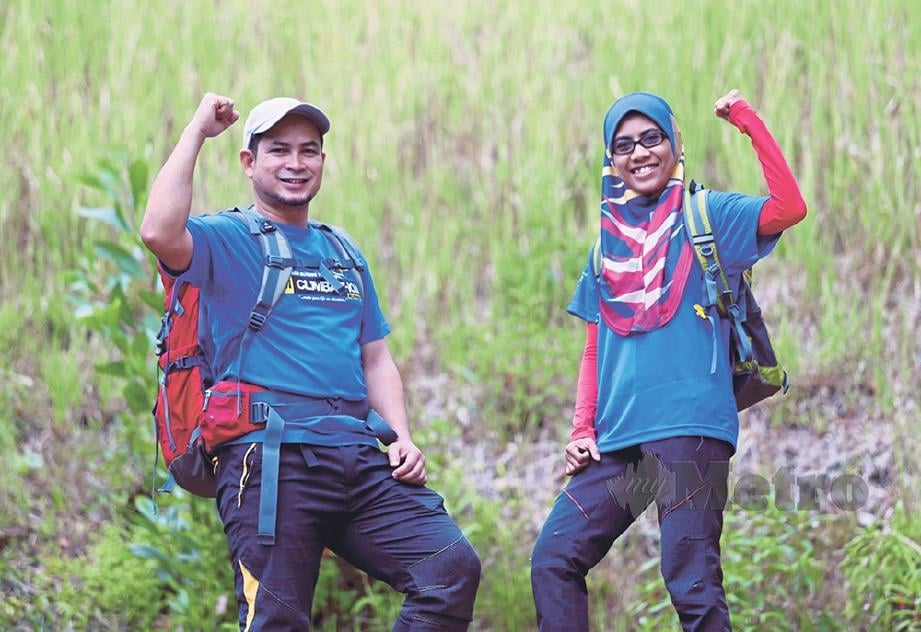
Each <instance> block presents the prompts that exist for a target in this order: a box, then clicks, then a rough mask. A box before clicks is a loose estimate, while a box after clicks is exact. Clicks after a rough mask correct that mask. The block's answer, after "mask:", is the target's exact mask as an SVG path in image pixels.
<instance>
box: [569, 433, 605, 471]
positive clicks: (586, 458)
mask: <svg viewBox="0 0 921 632" xmlns="http://www.w3.org/2000/svg"><path fill="white" fill-rule="evenodd" d="M590 461H596V462H597V461H601V453H600V452H598V446H597V445H596V444H595V440H594V439H589V438H587V437H586V438H582V439H576V440H575V441H570V442H569V443H567V444H566V476H572V475H573V474H577V473H578V472H581V471H582V470H584V469H585V467H586V466H587V465H588V464H589V462H590Z"/></svg>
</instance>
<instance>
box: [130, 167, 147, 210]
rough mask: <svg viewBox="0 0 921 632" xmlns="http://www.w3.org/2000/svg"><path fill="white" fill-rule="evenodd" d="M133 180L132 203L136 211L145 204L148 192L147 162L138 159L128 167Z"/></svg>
mask: <svg viewBox="0 0 921 632" xmlns="http://www.w3.org/2000/svg"><path fill="white" fill-rule="evenodd" d="M128 178H129V179H130V180H131V201H132V204H133V205H134V208H135V210H137V208H138V207H139V206H140V205H141V204H142V203H143V201H144V199H143V198H144V197H145V195H146V192H147V161H146V160H142V159H141V158H138V159H137V160H135V161H134V162H132V163H131V166H130V167H128Z"/></svg>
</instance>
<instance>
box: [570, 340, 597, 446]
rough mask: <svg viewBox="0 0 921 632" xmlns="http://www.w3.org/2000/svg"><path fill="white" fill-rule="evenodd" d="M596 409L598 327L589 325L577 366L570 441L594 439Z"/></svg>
mask: <svg viewBox="0 0 921 632" xmlns="http://www.w3.org/2000/svg"><path fill="white" fill-rule="evenodd" d="M597 408H598V325H597V324H596V323H589V324H588V326H587V327H586V332H585V349H584V350H583V351H582V363H581V364H580V365H579V382H578V385H577V386H576V406H575V410H574V411H573V415H572V432H571V433H570V435H569V440H570V441H575V440H576V439H583V438H586V437H587V438H589V439H592V440H594V439H595V412H596V411H597Z"/></svg>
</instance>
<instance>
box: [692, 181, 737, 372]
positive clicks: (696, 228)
mask: <svg viewBox="0 0 921 632" xmlns="http://www.w3.org/2000/svg"><path fill="white" fill-rule="evenodd" d="M684 195H685V198H684V202H685V203H684V218H685V224H686V226H687V229H688V236H689V237H690V239H691V245H693V247H694V252H695V254H696V255H697V261H698V262H700V266H701V268H703V272H704V284H705V287H706V293H707V305H705V306H704V307H706V308H707V309H709V308H710V307H714V306H715V307H716V308H717V310H718V311H719V312H720V314H721V315H723V316H724V317H727V318H729V321H730V323H731V326H732V328H733V329H735V330H736V346H737V352H738V357H739V360H740V361H742V362H749V361H751V359H752V355H753V352H752V346H751V338H750V337H749V336H748V334H746V333H745V331H744V329H743V328H742V323H744V322H745V314H744V313H743V310H744V307H742V306H740V305H739V304H738V303H737V302H736V296H735V293H734V292H733V290H732V287H731V286H730V285H729V279H728V278H727V277H726V273H725V272H724V271H723V266H722V264H721V263H720V257H719V253H718V252H717V249H716V239H715V238H714V236H713V227H712V226H711V224H710V214H709V212H708V209H707V196H708V192H707V190H706V189H697V190H696V191H695V192H694V193H693V194H692V193H690V192H689V191H685V193H684ZM712 370H713V368H712V363H711V372H712Z"/></svg>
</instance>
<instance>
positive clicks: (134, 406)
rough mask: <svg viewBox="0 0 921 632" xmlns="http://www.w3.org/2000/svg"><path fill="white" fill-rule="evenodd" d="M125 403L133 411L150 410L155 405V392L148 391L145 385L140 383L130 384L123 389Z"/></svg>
mask: <svg viewBox="0 0 921 632" xmlns="http://www.w3.org/2000/svg"><path fill="white" fill-rule="evenodd" d="M123 393H124V395H125V403H126V404H128V408H129V409H130V410H131V412H133V413H138V414H139V413H143V412H150V408H151V406H152V405H153V393H152V392H148V390H147V389H146V388H144V386H142V385H141V384H138V383H136V382H135V383H133V384H128V385H127V386H125V390H124V391H123Z"/></svg>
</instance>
